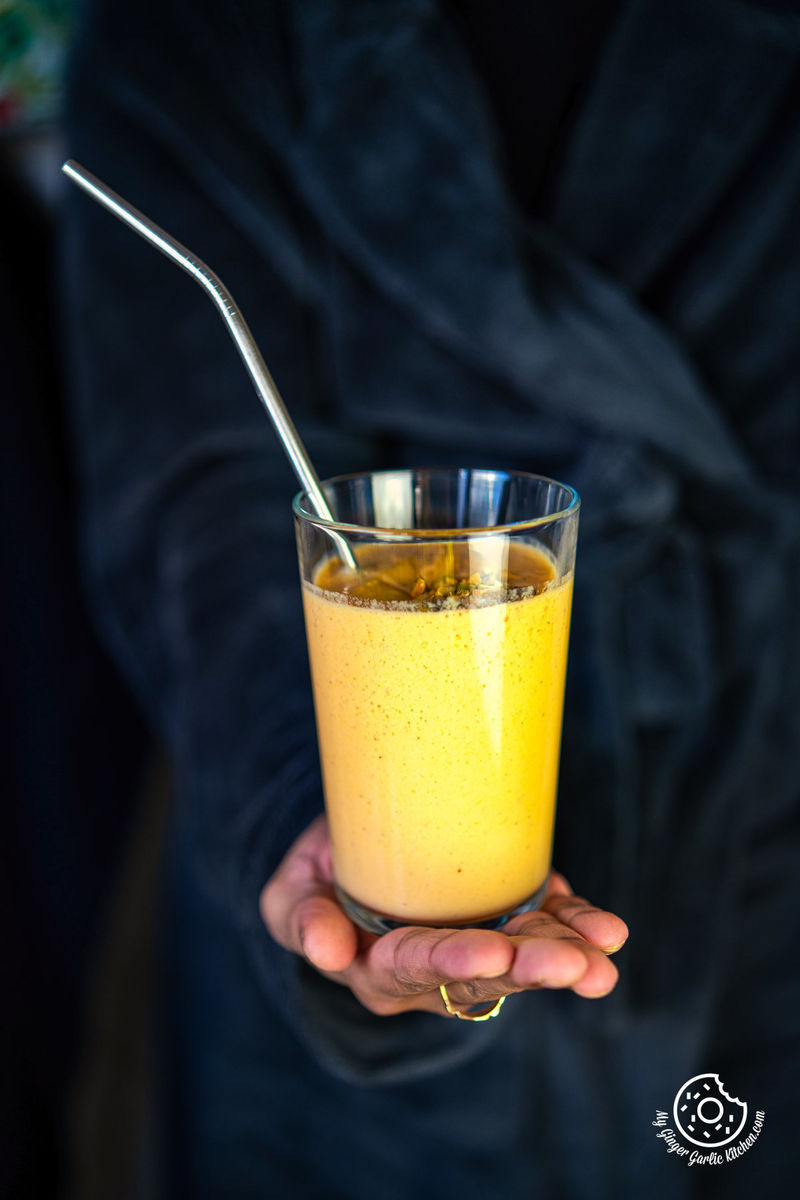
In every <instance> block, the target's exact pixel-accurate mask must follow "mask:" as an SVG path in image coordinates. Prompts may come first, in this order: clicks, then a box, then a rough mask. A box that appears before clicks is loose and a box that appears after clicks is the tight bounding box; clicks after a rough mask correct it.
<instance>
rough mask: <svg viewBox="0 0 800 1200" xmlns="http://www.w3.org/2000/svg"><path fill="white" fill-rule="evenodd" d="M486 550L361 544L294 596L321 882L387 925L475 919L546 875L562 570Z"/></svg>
mask: <svg viewBox="0 0 800 1200" xmlns="http://www.w3.org/2000/svg"><path fill="white" fill-rule="evenodd" d="M492 543H493V545H492V544H491V543H487V545H488V547H489V550H488V555H487V552H484V554H483V558H481V557H480V554H478V557H476V556H475V552H474V550H472V549H471V548H470V547H471V543H470V544H469V545H458V544H456V545H455V546H454V545H453V544H450V545H445V546H444V547H442V546H441V544H438V545H434V544H432V543H426V544H423V545H416V546H414V547H412V548H411V550H409V547H408V546H391V545H388V546H387V545H383V544H381V545H370V546H366V547H361V548H359V549H358V550H357V557H358V561H359V565H360V567H361V570H360V572H359V574H358V575H357V576H355V575H353V574H352V573H349V572H348V571H347V570H346V569H345V568H344V567H343V566H342V564H341V563H340V562H339V560H338V559H333V560H329V561H328V562H327V563H325V564H323V566H322V568H321V569H320V570H319V571H318V573H317V575H316V578H315V584H314V585H308V584H307V585H305V586H304V589H303V601H304V607H305V616H306V628H307V632H308V645H309V655H310V660H311V672H312V680H313V687H314V700H315V706H316V714H317V729H318V735H319V744H320V755H321V760H322V772H323V780H324V788H325V800H326V809H327V813H328V819H329V825H330V832H331V839H332V847H333V859H334V871H335V876H336V880H337V883H338V884H339V886H340V887H341V888H342V889H343V890H344V891H345V892H346V893H347V894H348V895H349V896H350V897H352V898H353V899H354V900H355V901H357V902H358V904H360V905H362V906H364V907H366V908H368V909H370V910H372V911H374V912H376V913H378V914H381V915H383V916H386V917H388V918H390V919H393V920H395V921H400V922H404V923H428V924H437V925H450V924H455V925H457V924H469V923H476V922H480V921H484V920H490V919H492V918H495V917H498V916H501V915H503V914H505V913H508V912H510V911H511V910H513V909H514V908H515V907H517V906H518V905H520V904H522V903H523V902H524V901H525V900H526V899H528V898H529V897H530V896H532V895H533V894H534V893H535V892H536V890H537V889H538V888H539V887H540V886H541V885H542V883H543V882H544V880H545V878H546V876H547V873H548V870H549V867H550V856H551V848H552V837H553V820H554V814H555V801H556V783H557V774H558V759H559V748H560V740H561V720H562V708H563V694H564V677H565V672H566V661H567V642H568V635H569V619H570V606H571V598H572V579H571V577H570V578H568V579H566V580H563V581H561V582H556V579H555V570H554V567H553V565H552V563H551V561H550V559H549V558H548V557H547V556H546V554H545V553H543V552H542V551H540V550H537V549H536V548H535V547H533V546H529V545H527V544H524V543H520V542H514V541H511V542H509V541H507V540H506V541H505V543H504V547H503V548H501V549H499V550H498V547H501V546H502V543H501V539H499V538H498V539H492ZM493 553H494V554H495V559H492V554H493ZM498 554H499V555H500V557H497V555H498ZM487 564H488V565H489V566H491V565H492V564H494V566H495V568H496V569H495V570H489V571H485V570H484V571H481V568H483V567H486V566H487ZM470 580H471V582H470ZM423 588H424V591H423ZM415 592H416V595H414V593H415Z"/></svg>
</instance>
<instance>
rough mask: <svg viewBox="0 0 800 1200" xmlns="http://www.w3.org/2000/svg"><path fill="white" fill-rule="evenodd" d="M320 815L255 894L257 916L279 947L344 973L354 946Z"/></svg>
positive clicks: (355, 936) (353, 935)
mask: <svg viewBox="0 0 800 1200" xmlns="http://www.w3.org/2000/svg"><path fill="white" fill-rule="evenodd" d="M328 847H329V842H328V833H327V825H326V823H325V820H324V818H323V817H320V818H318V819H317V820H316V821H314V822H312V824H311V825H310V826H309V827H308V829H307V830H305V832H304V833H302V834H301V835H300V837H299V838H298V839H297V841H296V842H295V843H294V845H293V846H292V847H291V849H290V850H289V851H288V852H287V854H286V856H285V858H284V859H283V862H282V863H281V865H280V866H279V867H278V869H277V871H276V872H275V874H274V875H273V876H272V878H271V879H270V880H269V882H268V883H267V884H266V886H265V887H264V889H263V891H262V892H261V896H260V902H259V906H260V910H261V915H262V918H263V920H264V923H265V924H266V926H267V928H268V930H269V932H270V933H271V934H272V936H273V937H274V938H275V940H276V941H277V942H279V944H280V945H281V946H283V947H284V948H285V949H287V950H292V951H293V952H294V953H295V954H302V955H304V956H305V957H306V958H307V959H308V960H309V962H311V963H312V964H313V965H314V966H315V967H317V968H318V969H319V970H322V971H334V972H336V971H344V970H346V969H347V967H349V965H350V964H351V962H352V961H353V958H354V957H355V954H356V951H357V948H358V939H357V934H356V930H355V927H354V926H353V924H352V922H351V921H350V920H349V918H348V917H347V916H346V915H345V913H344V912H343V911H342V909H341V908H340V906H339V904H338V902H337V901H336V899H335V896H334V893H333V889H332V887H331V884H330V874H329V854H328Z"/></svg>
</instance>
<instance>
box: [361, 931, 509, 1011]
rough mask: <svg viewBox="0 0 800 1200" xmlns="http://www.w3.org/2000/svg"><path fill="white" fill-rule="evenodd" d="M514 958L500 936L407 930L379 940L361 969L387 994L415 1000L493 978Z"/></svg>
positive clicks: (372, 947)
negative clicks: (460, 982)
mask: <svg viewBox="0 0 800 1200" xmlns="http://www.w3.org/2000/svg"><path fill="white" fill-rule="evenodd" d="M513 959H514V948H513V946H512V945H511V943H510V942H509V939H508V938H507V937H506V936H505V935H504V934H502V933H496V932H494V931H492V930H488V929H462V930H442V929H426V928H424V927H420V926H410V927H408V928H405V929H398V930H395V931H393V932H392V933H388V934H386V935H384V937H382V938H379V939H378V940H377V941H376V942H375V943H374V945H373V946H371V947H370V948H369V950H368V952H367V954H366V955H365V956H364V969H365V971H367V972H369V973H370V976H371V979H372V985H373V987H374V988H375V989H377V990H380V991H382V992H384V993H385V994H386V995H387V996H392V997H403V996H418V995H420V994H421V993H424V992H426V991H431V990H433V989H436V988H438V987H440V986H441V984H443V983H449V982H450V981H452V980H458V979H461V980H467V979H476V978H477V979H495V978H497V977H498V976H501V975H504V974H505V973H506V972H507V971H508V970H509V969H510V967H511V964H512V962H513Z"/></svg>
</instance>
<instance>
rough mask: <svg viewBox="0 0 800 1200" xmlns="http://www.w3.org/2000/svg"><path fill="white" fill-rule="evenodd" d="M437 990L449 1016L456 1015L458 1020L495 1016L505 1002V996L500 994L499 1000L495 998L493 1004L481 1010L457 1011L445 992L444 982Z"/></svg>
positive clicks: (484, 1018) (478, 1019)
mask: <svg viewBox="0 0 800 1200" xmlns="http://www.w3.org/2000/svg"><path fill="white" fill-rule="evenodd" d="M439 991H440V992H441V993H442V999H443V1000H444V1006H445V1008H446V1009H447V1011H448V1012H449V1013H450V1016H451V1017H458V1019H459V1021H488V1020H489V1019H490V1018H491V1017H496V1016H497V1014H498V1013H499V1012H500V1009H501V1008H502V1007H503V1005H504V1004H505V1002H506V998H505V996H501V997H500V999H499V1000H495V1002H494V1004H491V1005H490V1006H489V1008H485V1009H484V1010H483V1012H476V1013H473V1012H471V1011H470V1010H469V1009H468V1010H467V1012H459V1011H458V1009H457V1008H453V1005H452V1003H451V1001H450V997H449V996H448V994H447V988H446V987H445V986H444V984H442V985H441V987H440V988H439ZM472 1007H473V1008H475V1007H476V1006H475V1005H474V1004H473V1005H472Z"/></svg>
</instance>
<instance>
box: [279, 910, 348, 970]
mask: <svg viewBox="0 0 800 1200" xmlns="http://www.w3.org/2000/svg"><path fill="white" fill-rule="evenodd" d="M292 924H293V925H294V928H295V930H296V945H297V949H298V950H299V952H300V953H301V954H303V955H304V956H305V958H307V959H308V961H309V962H310V963H311V965H312V966H314V967H316V968H317V970H318V971H326V972H330V973H333V974H336V973H338V972H340V971H346V970H347V968H348V967H349V966H350V965H351V964H352V962H353V959H354V958H355V956H356V953H357V951H358V935H357V933H356V930H355V926H354V925H353V923H352V921H350V919H349V918H348V917H347V916H346V915H345V913H344V912H343V911H342V909H341V908H340V907H339V905H338V904H337V903H336V901H335V900H334V899H333V898H332V897H331V896H325V895H319V894H318V895H315V896H306V897H305V898H304V899H303V900H301V901H300V902H299V903H298V904H297V905H296V906H295V910H294V914H293V920H292Z"/></svg>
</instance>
